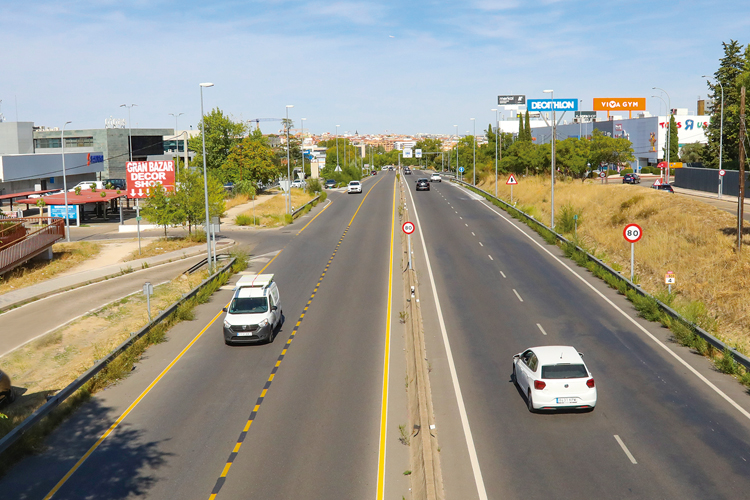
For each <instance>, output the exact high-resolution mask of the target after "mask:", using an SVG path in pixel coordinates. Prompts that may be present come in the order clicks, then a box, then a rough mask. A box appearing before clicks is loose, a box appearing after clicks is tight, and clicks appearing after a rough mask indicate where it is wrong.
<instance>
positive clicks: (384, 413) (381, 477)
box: [377, 179, 397, 500]
mask: <svg viewBox="0 0 750 500" xmlns="http://www.w3.org/2000/svg"><path fill="white" fill-rule="evenodd" d="M396 186H397V182H396V179H394V180H393V212H392V214H391V252H390V254H391V258H390V261H389V263H388V304H387V306H386V318H385V357H384V360H383V400H382V401H381V403H380V408H381V410H380V453H379V457H378V493H377V500H383V495H384V493H385V444H386V440H385V437H386V430H387V423H388V375H389V373H388V372H389V364H390V359H391V300H392V298H393V239H394V235H395V229H394V228H395V227H396Z"/></svg>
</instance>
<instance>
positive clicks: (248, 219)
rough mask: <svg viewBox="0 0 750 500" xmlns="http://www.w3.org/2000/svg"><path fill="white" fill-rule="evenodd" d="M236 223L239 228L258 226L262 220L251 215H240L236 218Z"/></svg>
mask: <svg viewBox="0 0 750 500" xmlns="http://www.w3.org/2000/svg"><path fill="white" fill-rule="evenodd" d="M234 223H235V224H237V225H238V226H257V225H258V224H260V219H259V218H258V217H253V216H251V215H247V214H240V215H238V216H237V217H235V218H234Z"/></svg>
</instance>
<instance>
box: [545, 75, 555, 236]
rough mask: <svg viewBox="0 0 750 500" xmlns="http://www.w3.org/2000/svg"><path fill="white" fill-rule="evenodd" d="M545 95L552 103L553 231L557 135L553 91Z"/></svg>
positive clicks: (551, 211) (551, 200)
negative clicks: (548, 96)
mask: <svg viewBox="0 0 750 500" xmlns="http://www.w3.org/2000/svg"><path fill="white" fill-rule="evenodd" d="M544 93H545V94H550V102H551V103H552V194H551V195H550V214H551V215H550V217H551V219H552V222H551V227H552V229H555V141H556V139H557V135H556V134H555V127H556V126H557V119H556V117H555V91H554V90H545V91H544Z"/></svg>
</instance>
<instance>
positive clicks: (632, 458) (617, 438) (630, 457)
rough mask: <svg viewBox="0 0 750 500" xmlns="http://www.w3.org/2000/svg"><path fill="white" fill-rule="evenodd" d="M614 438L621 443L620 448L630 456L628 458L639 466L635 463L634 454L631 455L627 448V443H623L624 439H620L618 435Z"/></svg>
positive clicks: (636, 463)
mask: <svg viewBox="0 0 750 500" xmlns="http://www.w3.org/2000/svg"><path fill="white" fill-rule="evenodd" d="M614 436H615V439H616V440H617V442H618V443H620V448H622V451H624V452H625V454H626V455H627V456H628V458H629V459H630V461H631V462H632V463H633V465H638V462H636V461H635V457H634V456H633V454H632V453H630V450H629V449H628V447H627V446H625V443H623V442H622V439H620V436H618V435H617V434H615V435H614Z"/></svg>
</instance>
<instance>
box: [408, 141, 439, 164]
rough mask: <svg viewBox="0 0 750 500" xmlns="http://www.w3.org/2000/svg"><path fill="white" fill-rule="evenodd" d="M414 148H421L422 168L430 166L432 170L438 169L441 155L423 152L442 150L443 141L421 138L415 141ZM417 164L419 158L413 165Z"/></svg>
mask: <svg viewBox="0 0 750 500" xmlns="http://www.w3.org/2000/svg"><path fill="white" fill-rule="evenodd" d="M414 149H421V150H422V155H423V156H422V165H423V166H424V168H431V169H433V170H440V168H441V166H442V160H441V155H439V154H425V153H440V152H441V151H442V150H443V142H442V141H441V140H440V139H430V138H423V139H420V140H418V141H417V145H416V146H414ZM418 164H419V159H417V161H416V162H415V165H418Z"/></svg>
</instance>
